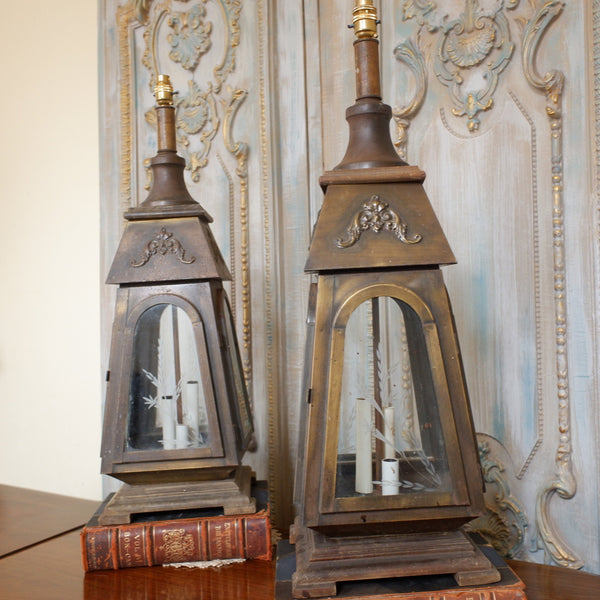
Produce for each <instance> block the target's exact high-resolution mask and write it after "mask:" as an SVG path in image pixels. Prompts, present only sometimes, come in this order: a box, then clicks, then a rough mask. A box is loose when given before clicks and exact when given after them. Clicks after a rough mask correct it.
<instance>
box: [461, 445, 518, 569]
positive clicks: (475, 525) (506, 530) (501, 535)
mask: <svg viewBox="0 0 600 600" xmlns="http://www.w3.org/2000/svg"><path fill="white" fill-rule="evenodd" d="M486 438H487V439H486ZM488 439H492V438H488V436H483V435H482V434H479V435H478V447H479V458H480V460H481V470H482V473H483V478H484V481H485V482H486V484H490V485H493V486H494V489H495V490H496V494H495V495H494V497H493V502H490V501H487V500H486V512H485V514H484V515H482V516H481V517H479V518H478V519H476V520H475V521H472V522H471V523H469V525H468V528H469V529H471V530H474V531H478V532H479V533H481V535H483V536H484V537H485V538H486V539H487V540H488V541H489V542H490V543H491V544H492V545H493V546H494V548H495V549H496V550H497V551H498V552H499V553H500V554H501V555H502V556H506V557H509V558H512V557H515V556H517V555H518V553H519V552H520V550H521V549H522V547H523V543H524V540H525V530H526V529H527V527H528V526H529V523H528V521H527V517H526V515H525V509H524V508H523V506H522V505H521V503H520V502H519V501H518V500H517V498H515V496H513V494H512V493H511V490H510V486H509V485H508V481H507V479H506V476H505V467H504V465H503V464H502V463H501V462H500V461H499V460H495V459H494V458H493V457H492V451H491V448H490V443H489V441H488Z"/></svg>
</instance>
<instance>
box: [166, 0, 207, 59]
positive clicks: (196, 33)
mask: <svg viewBox="0 0 600 600" xmlns="http://www.w3.org/2000/svg"><path fill="white" fill-rule="evenodd" d="M205 16H206V9H205V8H204V6H202V5H201V4H195V5H194V6H192V8H191V9H190V10H189V11H188V12H174V13H172V14H171V16H170V17H169V21H168V24H169V27H170V28H171V29H172V30H173V32H172V33H170V34H169V35H168V36H167V41H168V42H169V44H170V45H171V51H170V52H169V58H170V59H171V60H172V61H173V62H176V63H180V64H181V66H182V67H183V68H184V69H187V70H188V71H193V70H194V69H195V68H196V67H197V66H198V63H199V62H200V58H201V57H202V55H203V54H205V53H206V52H208V50H209V49H210V47H211V40H210V34H211V32H212V24H211V23H205V22H204V17H205Z"/></svg>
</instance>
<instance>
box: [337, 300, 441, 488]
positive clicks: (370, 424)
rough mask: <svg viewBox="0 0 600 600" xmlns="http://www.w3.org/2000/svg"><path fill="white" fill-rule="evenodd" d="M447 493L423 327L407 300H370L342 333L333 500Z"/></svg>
mask: <svg viewBox="0 0 600 600" xmlns="http://www.w3.org/2000/svg"><path fill="white" fill-rule="evenodd" d="M449 489H450V478H449V474H448V463H447V457H446V451H445V446H444V439H443V432H442V428H441V423H440V418H439V412H438V405H437V400H436V397H435V389H434V382H433V375H432V370H431V365H430V360H429V355H428V352H427V346H426V343H425V333H424V330H423V324H422V322H421V320H420V319H419V317H418V315H417V314H416V312H415V311H414V310H413V309H412V308H411V307H410V306H409V305H408V304H406V303H405V302H402V301H400V300H398V299H395V298H390V297H378V298H372V299H370V300H368V301H367V302H365V303H363V304H361V305H360V306H359V307H358V308H357V309H356V310H355V311H354V312H353V313H352V315H351V316H350V319H349V320H348V324H347V327H346V331H345V340H344V364H343V372H342V390H341V401H340V427H339V438H338V453H337V472H336V497H338V498H344V497H353V496H360V495H399V494H404V495H406V494H414V493H420V492H428V491H436V492H441V491H448V490H449Z"/></svg>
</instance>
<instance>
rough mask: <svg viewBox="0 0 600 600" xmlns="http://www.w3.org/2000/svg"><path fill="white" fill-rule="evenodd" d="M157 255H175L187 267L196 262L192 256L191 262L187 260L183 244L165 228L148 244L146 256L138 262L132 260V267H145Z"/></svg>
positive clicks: (145, 251) (145, 250)
mask: <svg viewBox="0 0 600 600" xmlns="http://www.w3.org/2000/svg"><path fill="white" fill-rule="evenodd" d="M156 254H160V255H161V256H165V254H174V255H175V256H176V257H177V259H178V260H179V262H182V263H184V264H186V265H190V264H192V263H193V262H194V261H195V260H196V257H195V256H192V258H190V259H189V260H188V259H186V258H185V250H184V249H183V246H182V245H181V242H180V241H179V240H177V239H176V238H174V237H173V234H172V233H171V232H170V231H167V230H166V229H165V228H164V227H163V228H162V229H161V230H160V231H159V232H158V233H157V234H156V235H155V236H154V237H153V238H152V239H151V240H150V241H149V242H148V243H147V244H146V248H145V249H144V256H142V258H140V260H138V261H135V260H134V259H131V261H130V264H131V266H132V267H143V266H144V265H145V264H146V263H147V262H148V261H149V260H150V259H151V258H152V257H153V256H155V255H156Z"/></svg>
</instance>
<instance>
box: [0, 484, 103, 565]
mask: <svg viewBox="0 0 600 600" xmlns="http://www.w3.org/2000/svg"><path fill="white" fill-rule="evenodd" d="M97 507H98V502H93V501H91V500H80V499H77V498H71V497H69V496H60V495H58V494H48V493H46V492H38V491H35V490H29V489H25V488H20V487H13V486H9V485H0V558H1V557H3V556H6V555H7V554H11V553H12V552H16V551H17V550H22V549H23V548H27V547H28V546H31V545H33V544H37V543H39V542H41V541H43V540H47V539H50V538H52V537H54V536H56V535H61V534H63V533H66V532H67V531H72V530H74V529H77V528H79V527H81V526H82V525H83V524H84V523H86V522H87V520H88V519H89V518H90V515H91V514H92V513H93V511H94V510H96V508H97Z"/></svg>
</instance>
